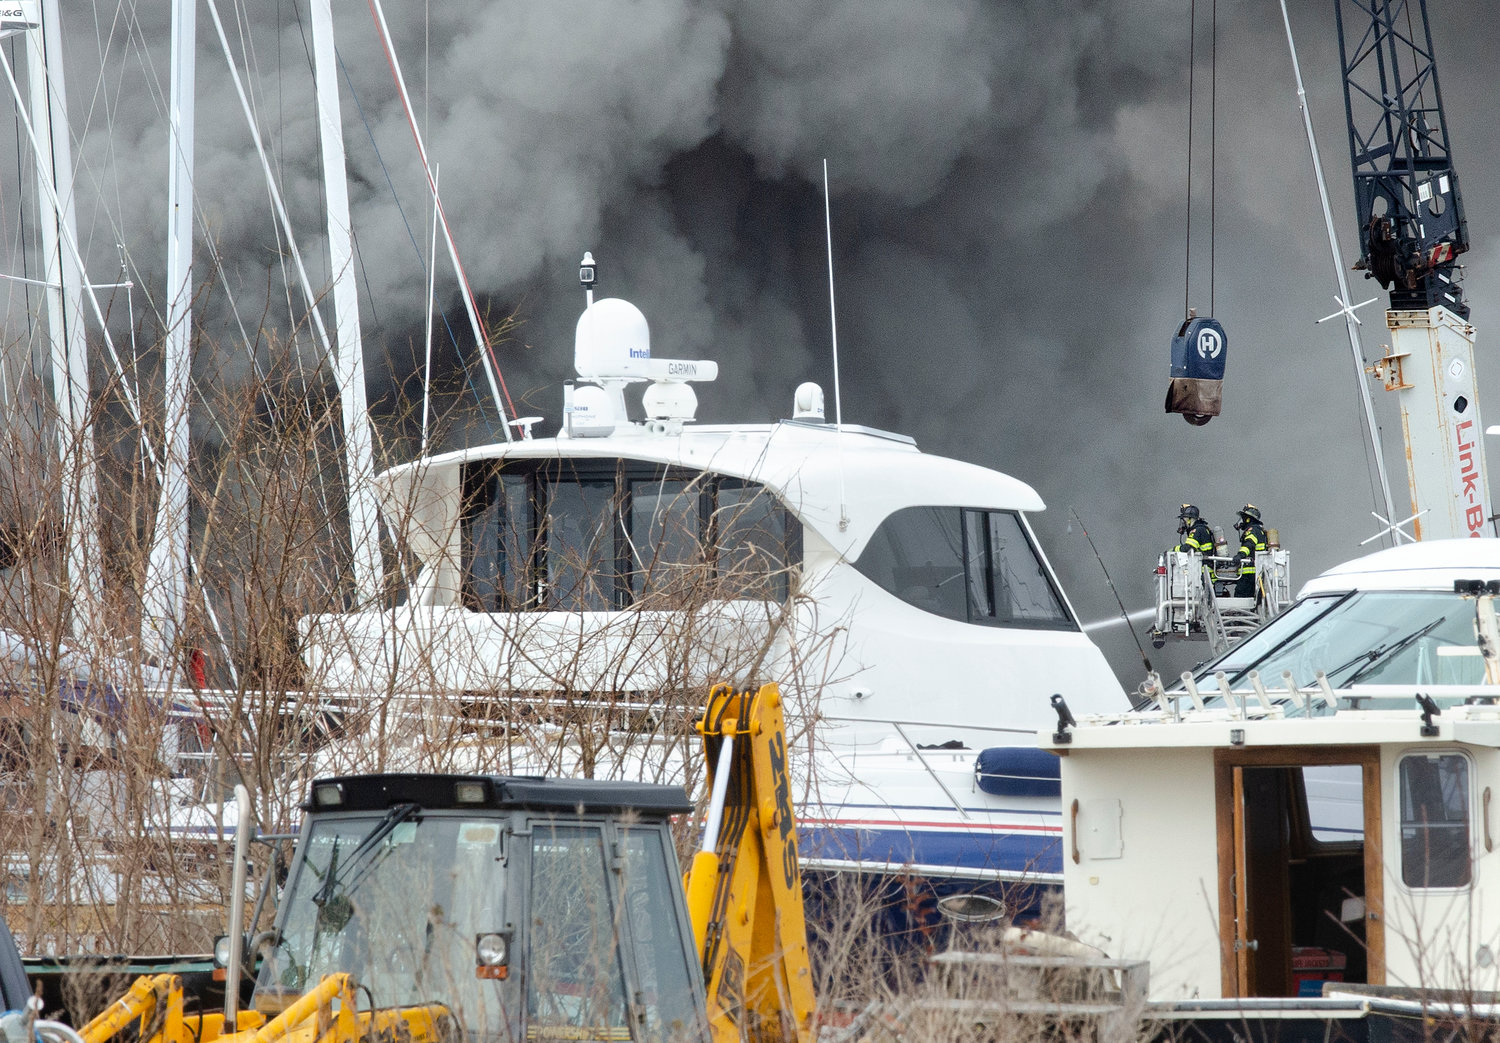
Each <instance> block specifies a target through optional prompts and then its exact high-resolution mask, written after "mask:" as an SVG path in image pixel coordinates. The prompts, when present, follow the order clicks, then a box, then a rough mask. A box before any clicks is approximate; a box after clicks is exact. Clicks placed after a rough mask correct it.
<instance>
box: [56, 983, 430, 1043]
mask: <svg viewBox="0 0 1500 1043" xmlns="http://www.w3.org/2000/svg"><path fill="white" fill-rule="evenodd" d="M447 1021H448V1012H447V1010H446V1009H445V1008H443V1007H441V1006H436V1005H430V1006H418V1007H402V1008H398V1009H393V1010H378V1011H374V1012H371V1011H359V1010H358V1009H357V1003H356V997H355V994H354V983H353V981H352V980H351V979H350V977H349V975H347V974H330V975H328V976H327V977H326V978H324V979H323V980H322V981H320V982H319V983H318V984H317V985H316V986H315V987H314V988H312V989H310V990H308V992H307V993H305V994H304V995H302V996H300V997H299V998H298V999H297V1000H296V1001H295V1002H294V1003H292V1004H291V1005H290V1006H288V1007H287V1008H286V1009H285V1010H283V1011H282V1012H281V1013H280V1014H277V1015H276V1016H275V1017H274V1018H272V1019H271V1020H270V1021H267V1020H266V1018H265V1015H263V1014H261V1013H259V1012H258V1011H253V1010H247V1011H240V1013H239V1016H238V1023H237V1025H236V1031H233V1032H225V1031H224V1015H223V1014H218V1013H213V1014H203V1015H201V1016H200V1015H197V1014H184V1013H183V990H182V981H181V979H179V978H178V977H177V975H175V974H155V975H150V976H146V977H141V978H137V979H136V981H135V983H134V984H133V985H132V986H131V987H130V990H129V991H128V992H126V993H125V995H124V996H121V997H120V998H119V999H117V1000H116V1001H115V1002H114V1003H111V1004H110V1005H109V1006H108V1007H107V1008H106V1009H105V1010H104V1012H103V1013H101V1014H100V1015H99V1016H98V1017H96V1018H94V1019H93V1020H92V1021H90V1022H89V1023H88V1024H87V1025H85V1026H84V1027H83V1028H82V1029H81V1030H79V1035H80V1036H82V1037H83V1040H84V1043H107V1041H108V1040H111V1039H113V1038H115V1037H116V1036H117V1035H119V1034H120V1033H121V1032H123V1031H124V1030H125V1029H127V1028H129V1027H131V1026H132V1025H136V1026H137V1029H136V1031H135V1032H134V1033H133V1035H134V1037H135V1038H136V1039H138V1040H143V1041H148V1043H361V1041H365V1040H370V1039H372V1038H373V1039H390V1040H401V1041H403V1043H406V1041H410V1043H440V1041H444V1040H449V1039H451V1038H453V1036H454V1033H453V1032H452V1031H451V1030H450V1028H449V1027H448V1025H447Z"/></svg>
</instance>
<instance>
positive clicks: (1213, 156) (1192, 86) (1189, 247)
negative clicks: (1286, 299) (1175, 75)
mask: <svg viewBox="0 0 1500 1043" xmlns="http://www.w3.org/2000/svg"><path fill="white" fill-rule="evenodd" d="M1197 69H1198V0H1188V105H1187V110H1188V119H1187V204H1186V207H1185V210H1186V219H1185V221H1184V225H1185V232H1184V234H1183V275H1182V314H1183V317H1184V318H1186V317H1187V316H1188V315H1189V314H1191V312H1192V300H1193V123H1194V122H1195V120H1194V116H1195V115H1196V114H1197V112H1196V106H1197V96H1198V90H1197ZM1208 69H1209V84H1208V312H1209V314H1210V315H1212V314H1213V312H1214V304H1215V291H1216V289H1217V286H1216V279H1215V276H1216V272H1217V262H1218V243H1217V237H1218V165H1219V164H1218V158H1219V157H1218V150H1219V127H1218V114H1219V0H1209V57H1208Z"/></svg>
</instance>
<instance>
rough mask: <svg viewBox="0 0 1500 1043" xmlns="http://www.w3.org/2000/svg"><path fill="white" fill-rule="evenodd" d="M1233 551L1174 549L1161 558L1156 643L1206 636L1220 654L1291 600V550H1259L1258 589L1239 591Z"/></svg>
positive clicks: (1153, 641)
mask: <svg viewBox="0 0 1500 1043" xmlns="http://www.w3.org/2000/svg"><path fill="white" fill-rule="evenodd" d="M1239 576H1240V566H1239V562H1238V561H1236V560H1235V559H1234V558H1233V557H1226V556H1223V555H1213V554H1199V553H1198V552H1197V551H1179V550H1169V551H1167V552H1166V553H1165V554H1163V555H1162V556H1161V558H1160V559H1159V560H1158V561H1157V564H1156V624H1155V625H1154V626H1153V627H1152V628H1151V644H1152V645H1153V646H1155V647H1157V648H1161V647H1162V646H1163V645H1165V644H1166V643H1167V641H1169V640H1187V641H1207V642H1208V645H1209V651H1210V653H1211V654H1213V655H1218V654H1219V653H1220V652H1224V651H1226V650H1228V649H1229V647H1230V646H1231V645H1234V644H1236V643H1238V642H1239V641H1240V640H1241V639H1242V638H1244V637H1245V636H1246V635H1248V634H1249V633H1250V632H1251V631H1253V630H1254V629H1255V628H1256V627H1258V626H1260V625H1261V624H1262V623H1264V622H1266V621H1267V620H1269V619H1271V618H1272V617H1273V616H1275V615H1277V614H1278V613H1280V612H1281V610H1282V609H1284V608H1286V607H1287V606H1288V605H1290V604H1291V603H1292V568H1291V555H1290V553H1289V552H1288V551H1285V550H1282V549H1281V548H1280V547H1276V546H1273V547H1270V548H1268V549H1267V550H1265V551H1263V552H1261V553H1259V554H1257V555H1256V556H1255V594H1254V596H1253V597H1244V598H1241V597H1235V596H1234V588H1235V584H1236V582H1237V581H1238V580H1239Z"/></svg>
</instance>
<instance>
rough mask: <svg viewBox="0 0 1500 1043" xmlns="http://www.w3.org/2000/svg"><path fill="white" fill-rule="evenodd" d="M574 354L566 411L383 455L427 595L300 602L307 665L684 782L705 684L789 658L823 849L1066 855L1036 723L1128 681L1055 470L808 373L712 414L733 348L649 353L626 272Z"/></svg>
mask: <svg viewBox="0 0 1500 1043" xmlns="http://www.w3.org/2000/svg"><path fill="white" fill-rule="evenodd" d="M574 358H575V364H576V368H577V371H578V381H577V383H576V384H570V385H569V386H568V387H567V388H565V391H564V416H565V420H564V422H563V424H562V428H561V430H559V431H558V433H557V434H556V436H555V437H547V438H541V437H530V427H531V421H523V422H521V423H520V425H519V426H520V427H521V428H522V429H523V430H524V431H525V434H524V435H523V436H521V437H518V438H517V439H516V440H515V441H511V442H506V443H500V444H495V445H484V446H477V447H473V448H468V449H463V450H460V451H457V452H450V453H445V454H442V455H437V456H431V457H428V458H424V459H420V460H416V461H414V462H412V463H409V464H406V465H403V466H399V467H395V468H392V469H390V470H388V471H386V472H385V473H383V474H382V475H380V477H379V483H380V492H381V497H382V502H383V512H384V521H385V524H386V526H387V528H388V530H389V531H390V532H392V533H393V534H395V535H396V536H397V537H398V542H399V543H400V544H401V546H402V547H403V552H404V553H407V554H409V555H410V558H411V559H412V568H411V570H410V572H411V575H412V581H411V584H410V590H409V594H408V596H407V598H406V599H405V601H404V603H403V604H401V605H400V606H399V607H397V608H394V609H390V608H386V609H383V610H380V609H372V610H370V611H367V612H352V613H333V614H326V615H320V616H315V617H309V618H306V619H304V620H303V621H302V637H303V653H304V659H305V661H306V663H307V665H308V669H309V674H310V680H312V681H313V682H314V683H316V684H318V685H320V686H323V687H324V688H325V689H328V688H332V689H340V690H344V691H349V692H353V693H360V694H365V695H375V694H380V693H390V694H393V695H396V696H398V697H401V698H416V699H418V700H419V701H420V700H425V701H426V702H427V705H428V706H429V707H430V706H433V705H446V706H450V707H453V706H459V705H460V704H459V703H456V702H455V699H457V700H461V708H460V709H456V710H454V711H453V713H454V714H457V715H459V716H462V715H464V714H467V715H471V716H473V717H476V718H478V719H480V720H481V721H482V723H483V724H484V727H479V726H477V725H476V726H475V727H474V728H473V729H472V733H473V734H474V735H476V736H478V738H475V739H474V741H473V742H472V743H471V744H470V746H469V747H468V749H469V756H471V757H472V758H475V759H476V762H475V763H471V764H470V765H469V766H482V763H481V761H482V758H483V757H484V756H489V757H491V758H492V759H491V760H490V761H489V762H488V763H489V765H491V766H495V767H502V768H503V769H504V770H507V771H512V772H514V771H536V772H546V773H551V774H556V773H559V772H561V773H564V774H570V773H578V772H582V773H584V774H593V775H600V776H611V775H613V776H616V777H625V776H630V777H641V778H647V779H651V780H656V781H684V782H686V783H688V784H689V785H690V786H691V785H692V784H693V783H694V781H695V779H694V778H693V777H692V776H691V774H690V773H689V769H688V767H687V761H686V760H685V756H684V755H683V754H682V753H681V752H680V751H682V750H685V748H686V744H684V743H682V742H681V741H680V740H681V738H682V736H683V735H684V734H688V735H690V733H691V729H690V726H688V722H689V721H690V719H691V713H692V711H693V710H695V709H696V707H697V706H698V704H699V702H700V701H701V698H702V693H704V692H706V691H707V690H708V685H709V684H710V683H711V682H716V681H722V680H730V681H735V682H737V683H749V682H750V681H752V680H753V679H754V678H755V677H766V678H774V679H776V680H777V681H778V682H779V683H780V684H781V685H782V688H783V691H784V692H786V693H787V696H788V707H789V710H790V713H791V717H792V722H791V724H790V727H789V730H790V732H791V733H792V734H793V738H794V741H796V742H797V744H798V746H799V748H800V750H801V751H802V755H801V756H798V758H797V759H798V761H799V763H798V765H796V767H797V768H798V769H799V770H800V771H801V772H802V774H803V775H804V783H805V792H804V793H803V795H802V802H801V806H800V807H799V814H800V815H801V816H802V820H801V821H802V827H803V831H804V838H805V839H804V842H803V850H804V853H805V855H806V857H807V858H808V860H809V862H810V863H811V864H812V865H813V866H814V867H817V866H823V867H826V868H871V867H874V868H878V869H883V870H906V871H909V872H912V873H915V874H918V875H921V876H926V877H931V878H934V879H939V880H956V881H963V882H964V883H963V884H962V885H961V888H960V889H961V890H962V889H968V890H972V889H973V888H975V887H977V886H980V885H983V884H995V885H1000V886H1008V885H1010V884H1012V883H1015V882H1022V881H1024V882H1038V883H1050V884H1055V883H1056V882H1058V881H1059V880H1060V875H1061V848H1060V843H1059V837H1060V834H1061V823H1060V817H1059V806H1058V798H1057V792H1058V782H1057V775H1056V766H1055V762H1054V760H1053V758H1051V757H1049V756H1046V755H1045V754H1042V753H1041V752H1040V751H1038V750H1037V749H1036V745H1035V740H1034V735H1035V731H1036V729H1037V728H1038V727H1039V726H1041V725H1042V724H1043V723H1044V722H1046V721H1048V720H1051V719H1052V717H1053V711H1052V709H1051V706H1050V703H1049V700H1050V698H1051V697H1052V696H1053V695H1054V694H1055V693H1056V694H1061V695H1062V696H1063V697H1064V698H1065V699H1066V700H1067V702H1068V703H1069V704H1070V705H1072V706H1073V707H1075V708H1076V709H1077V710H1079V711H1080V712H1083V711H1097V712H1108V711H1115V710H1121V709H1124V708H1126V707H1127V706H1128V705H1129V702H1128V699H1127V698H1126V695H1125V693H1124V691H1123V690H1122V688H1121V686H1120V684H1119V682H1118V681H1117V680H1116V678H1115V676H1114V675H1113V673H1112V672H1111V671H1110V669H1109V667H1108V666H1107V664H1106V662H1105V660H1104V657H1103V655H1102V654H1101V653H1100V651H1099V650H1098V648H1096V647H1095V646H1094V644H1093V643H1092V642H1091V641H1090V640H1089V638H1088V637H1087V636H1086V635H1085V634H1084V633H1083V631H1082V630H1081V629H1080V626H1079V622H1078V619H1077V616H1076V614H1075V612H1074V610H1073V608H1072V606H1071V605H1070V604H1069V602H1068V599H1067V597H1066V595H1065V594H1064V593H1063V591H1062V588H1061V587H1060V585H1059V584H1058V581H1057V577H1056V575H1055V574H1054V573H1053V570H1052V568H1051V566H1050V565H1049V564H1048V562H1047V558H1046V555H1045V554H1044V553H1043V552H1042V549H1041V547H1040V546H1039V545H1038V543H1037V540H1036V537H1035V534H1034V533H1033V532H1032V529H1031V526H1030V525H1029V524H1028V522H1027V515H1028V513H1030V512H1033V511H1039V510H1042V509H1043V504H1042V501H1041V499H1040V498H1039V497H1038V496H1037V494H1036V492H1035V491H1034V490H1033V489H1031V488H1030V487H1029V486H1027V485H1026V484H1025V483H1023V482H1021V481H1019V480H1017V479H1015V478H1012V477H1010V476H1008V475H1004V474H1000V473H998V472H995V471H991V470H988V469H986V468H983V467H978V466H975V465H973V464H967V463H963V462H960V461H957V460H951V459H945V458H943V457H938V456H932V455H929V454H926V453H923V452H922V451H920V450H919V449H918V448H917V446H916V444H915V443H914V441H913V440H912V439H911V438H909V437H906V436H903V435H899V434H892V433H889V432H885V431H879V430H874V429H871V428H866V427H858V426H854V425H848V424H839V423H830V422H829V421H828V420H827V419H826V418H825V416H824V412H823V396H822V392H821V391H820V390H819V389H818V388H817V386H816V385H811V384H805V385H803V386H802V387H800V388H798V389H796V393H795V410H794V415H793V416H792V417H791V419H787V420H783V421H780V422H778V423H770V424H727V425H706V424H705V425H697V424H695V423H693V417H694V413H695V409H696V395H695V393H694V392H693V389H692V386H691V384H692V382H694V381H698V382H702V381H705V380H711V379H712V378H713V377H714V376H715V375H716V369H717V367H716V366H715V364H714V363H712V362H706V361H694V360H667V359H657V358H653V357H652V356H651V352H650V342H649V330H648V327H647V324H646V320H645V318H644V317H643V315H642V314H641V312H640V311H639V310H638V309H636V308H635V307H634V306H633V305H631V304H629V303H628V302H626V301H623V300H618V299H602V300H598V301H594V302H591V303H590V305H589V307H588V308H587V310H586V311H585V312H584V313H583V315H582V317H581V318H580V320H579V323H578V330H577V341H576V345H575V356H574ZM633 383H644V384H645V385H646V386H645V388H644V393H643V395H642V409H641V410H640V411H639V412H637V413H636V417H635V418H632V417H631V416H630V411H629V410H628V407H627V405H626V399H625V391H626V389H627V387H628V385H630V384H633ZM791 390H792V389H790V388H789V389H788V392H789V393H788V402H789V404H791V402H792V399H793V396H792V394H791ZM674 715H676V719H677V721H678V722H679V724H680V725H681V727H678V728H676V729H675V730H674V729H673V728H672V727H671V726H670V721H671V720H672V718H673V716H674ZM580 722H581V723H580ZM497 751H503V752H498V753H497ZM497 756H498V757H499V758H500V759H498V760H495V759H493V758H495V757H497ZM411 763H412V766H414V767H416V766H423V767H435V766H436V765H435V764H434V763H432V762H431V761H430V760H427V761H424V760H422V759H421V758H419V757H418V758H413V759H412V760H411ZM450 766H451V765H450ZM1038 773H1040V774H1038Z"/></svg>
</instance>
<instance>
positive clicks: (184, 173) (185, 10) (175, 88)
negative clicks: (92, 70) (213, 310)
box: [141, 0, 198, 676]
mask: <svg viewBox="0 0 1500 1043" xmlns="http://www.w3.org/2000/svg"><path fill="white" fill-rule="evenodd" d="M197 8H198V5H197V3H196V0H172V82H171V100H170V103H169V106H168V113H167V116H168V121H167V332H166V344H165V348H164V351H163V355H162V371H163V383H164V394H163V399H164V401H163V412H164V414H165V417H164V420H165V423H164V428H165V431H164V444H163V446H162V461H161V472H160V477H161V488H160V489H159V490H158V493H157V502H156V525H155V527H154V529H153V531H152V534H151V549H150V557H149V559H148V562H147V566H146V583H145V589H144V590H143V591H142V595H141V596H142V600H143V601H144V606H143V607H144V609H145V612H144V616H145V618H144V619H143V620H142V621H141V623H142V626H141V641H142V644H143V646H144V647H145V648H146V650H147V651H148V652H150V653H151V654H152V655H154V656H155V657H156V660H157V662H158V663H160V664H161V665H162V667H163V668H164V669H166V670H167V671H168V675H169V676H172V675H174V674H175V673H176V672H177V671H176V664H174V663H173V662H172V659H173V656H174V655H175V650H176V647H177V634H178V626H179V624H180V623H181V621H182V615H183V611H182V610H183V603H184V601H185V600H186V598H187V574H188V477H187V469H188V409H189V404H188V390H189V381H190V379H191V375H192V350H193V345H192V333H193V314H192V303H193V131H194V121H195V111H196V110H195V105H194V94H193V92H194V85H195V83H196V69H197V61H196V55H197V46H196V43H197V26H198V19H197Z"/></svg>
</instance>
